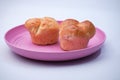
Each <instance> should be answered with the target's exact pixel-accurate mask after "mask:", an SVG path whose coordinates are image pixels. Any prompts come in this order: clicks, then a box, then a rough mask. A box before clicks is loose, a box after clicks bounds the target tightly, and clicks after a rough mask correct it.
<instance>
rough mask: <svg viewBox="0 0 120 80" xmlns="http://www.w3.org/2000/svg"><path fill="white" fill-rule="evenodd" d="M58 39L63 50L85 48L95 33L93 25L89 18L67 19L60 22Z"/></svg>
mask: <svg viewBox="0 0 120 80" xmlns="http://www.w3.org/2000/svg"><path fill="white" fill-rule="evenodd" d="M60 27H61V28H60V32H59V40H60V47H61V48H62V49H63V50H77V49H83V48H86V47H87V45H88V42H89V40H90V39H91V38H92V37H93V36H94V34H95V26H94V25H93V23H92V22H90V21H89V20H86V21H83V22H79V21H77V20H74V19H67V20H65V21H63V22H62V23H61V24H60Z"/></svg>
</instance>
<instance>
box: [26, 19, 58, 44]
mask: <svg viewBox="0 0 120 80" xmlns="http://www.w3.org/2000/svg"><path fill="white" fill-rule="evenodd" d="M25 27H26V29H28V31H29V32H30V35H31V39H32V42H33V43H35V44H38V45H47V44H54V43H56V42H57V41H58V36H59V25H58V23H57V21H56V20H55V19H53V18H51V17H44V18H31V19H28V20H27V21H26V22H25Z"/></svg>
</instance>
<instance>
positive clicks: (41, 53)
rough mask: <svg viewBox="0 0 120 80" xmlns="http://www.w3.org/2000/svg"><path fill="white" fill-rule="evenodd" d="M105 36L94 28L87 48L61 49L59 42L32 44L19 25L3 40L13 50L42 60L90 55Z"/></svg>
mask: <svg viewBox="0 0 120 80" xmlns="http://www.w3.org/2000/svg"><path fill="white" fill-rule="evenodd" d="M105 38H106V36H105V34H104V32H103V31H101V30H100V29H98V28H96V34H95V36H94V37H93V38H92V39H91V40H90V41H89V44H88V47H87V48H85V49H80V50H73V51H63V50H62V49H61V48H60V45H59V42H58V43H56V44H54V45H47V46H38V45H35V44H33V43H32V42H31V38H30V34H29V32H28V31H27V30H26V29H25V28H24V25H19V26H17V27H15V28H13V29H11V30H9V31H8V32H7V33H6V34H5V41H6V43H7V45H8V46H9V47H10V49H11V50H12V51H13V52H15V53H16V54H19V55H21V56H24V57H27V58H31V59H36V60H44V61H65V60H72V59H77V58H82V57H85V56H88V55H91V54H93V53H94V52H96V51H97V50H98V49H100V48H101V46H102V44H103V43H104V41H105Z"/></svg>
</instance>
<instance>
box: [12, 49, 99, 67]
mask: <svg viewBox="0 0 120 80" xmlns="http://www.w3.org/2000/svg"><path fill="white" fill-rule="evenodd" d="M12 53H14V52H12ZM100 53H101V49H99V50H98V51H96V52H95V53H93V54H92V55H89V56H86V57H83V58H80V59H75V60H69V61H41V60H33V59H29V58H25V57H22V56H19V55H18V54H15V53H14V54H13V56H14V57H15V58H16V59H17V60H19V61H21V62H23V63H26V64H29V65H44V66H70V65H77V64H84V63H88V62H90V61H93V60H95V59H96V58H97V57H98V56H99V55H100Z"/></svg>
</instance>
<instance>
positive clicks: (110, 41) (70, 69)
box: [0, 0, 120, 80]
mask: <svg viewBox="0 0 120 80" xmlns="http://www.w3.org/2000/svg"><path fill="white" fill-rule="evenodd" d="M44 16H50V17H53V18H55V19H57V20H64V19H66V18H75V19H77V20H79V21H83V20H86V19H88V20H91V21H92V22H93V23H94V24H95V26H96V27H99V28H100V29H102V30H103V31H104V32H105V33H106V36H107V39H106V41H105V43H104V45H103V47H102V49H101V50H100V51H98V52H97V53H95V54H94V55H91V56H89V57H86V58H83V59H79V60H74V61H69V62H44V61H34V60H29V59H26V58H23V57H20V56H18V55H16V54H14V53H13V52H11V50H10V49H9V47H8V46H7V45H6V43H5V41H4V35H5V33H6V31H8V30H9V29H11V28H13V27H15V26H17V25H20V24H24V22H25V20H27V19H28V18H31V17H44ZM119 27H120V0H43V1H42V0H0V80H120V52H119V50H120V38H119V35H120V28H119Z"/></svg>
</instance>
